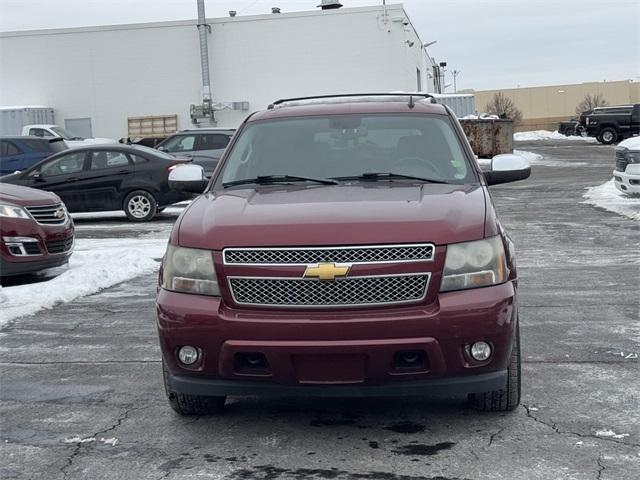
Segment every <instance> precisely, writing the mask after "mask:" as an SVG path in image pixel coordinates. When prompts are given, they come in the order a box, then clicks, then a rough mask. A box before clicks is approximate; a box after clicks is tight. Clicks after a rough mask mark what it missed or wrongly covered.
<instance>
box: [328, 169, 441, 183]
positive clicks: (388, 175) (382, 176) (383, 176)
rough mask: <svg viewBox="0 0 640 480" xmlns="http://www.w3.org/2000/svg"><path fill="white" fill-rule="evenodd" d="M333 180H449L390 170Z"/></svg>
mask: <svg viewBox="0 0 640 480" xmlns="http://www.w3.org/2000/svg"><path fill="white" fill-rule="evenodd" d="M333 178H334V179H335V180H372V181H376V180H393V179H396V178H400V179H407V180H418V181H419V182H425V183H444V184H448V183H449V182H447V181H445V180H439V179H437V178H425V177H416V176H413V175H403V174H402V173H392V172H365V173H363V174H361V175H355V176H350V177H333Z"/></svg>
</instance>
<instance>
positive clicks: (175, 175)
mask: <svg viewBox="0 0 640 480" xmlns="http://www.w3.org/2000/svg"><path fill="white" fill-rule="evenodd" d="M207 183H209V180H207V178H206V177H205V176H204V169H203V168H202V167H201V166H200V165H193V164H190V165H178V166H177V167H176V168H174V169H173V170H171V172H170V173H169V188H172V189H175V190H180V191H183V192H191V193H202V191H203V190H204V189H205V187H206V186H207Z"/></svg>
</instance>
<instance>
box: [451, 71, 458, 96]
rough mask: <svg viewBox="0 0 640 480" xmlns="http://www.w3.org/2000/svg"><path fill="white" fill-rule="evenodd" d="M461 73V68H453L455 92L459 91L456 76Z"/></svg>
mask: <svg viewBox="0 0 640 480" xmlns="http://www.w3.org/2000/svg"><path fill="white" fill-rule="evenodd" d="M459 74H460V70H452V71H451V75H453V93H458V87H457V84H456V77H457V76H458V75H459Z"/></svg>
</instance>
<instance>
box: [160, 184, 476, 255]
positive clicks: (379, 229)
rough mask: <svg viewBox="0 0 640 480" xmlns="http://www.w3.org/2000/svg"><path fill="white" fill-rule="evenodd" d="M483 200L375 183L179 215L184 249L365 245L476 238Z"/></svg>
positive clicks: (278, 192)
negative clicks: (180, 216)
mask: <svg viewBox="0 0 640 480" xmlns="http://www.w3.org/2000/svg"><path fill="white" fill-rule="evenodd" d="M484 226H485V195H484V192H483V190H482V187H480V186H477V185H440V184H426V185H407V184H402V183H397V184H389V183H386V182H376V183H371V184H357V185H336V186H324V185H318V186H307V185H305V186H300V187H297V186H296V187H291V186H287V187H281V186H278V187H276V186H269V187H259V188H257V189H255V190H254V189H244V188H243V189H232V190H228V191H223V192H217V193H206V194H204V195H202V196H200V197H198V198H197V199H196V200H195V201H194V202H193V203H192V204H191V205H190V207H189V208H188V209H187V211H186V212H185V213H184V214H183V216H182V219H181V222H180V225H179V229H178V231H177V236H178V238H175V232H174V236H173V237H172V241H173V242H177V243H178V244H179V245H182V246H185V247H194V248H205V249H213V250H221V249H223V248H226V247H264V246H316V245H365V244H389V243H418V242H433V243H435V244H439V245H441V244H447V243H455V242H463V241H468V240H476V239H480V238H483V235H484Z"/></svg>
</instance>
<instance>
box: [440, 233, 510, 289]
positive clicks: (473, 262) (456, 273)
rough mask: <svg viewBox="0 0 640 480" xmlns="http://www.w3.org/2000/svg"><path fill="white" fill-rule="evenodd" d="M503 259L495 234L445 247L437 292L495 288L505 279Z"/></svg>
mask: <svg viewBox="0 0 640 480" xmlns="http://www.w3.org/2000/svg"><path fill="white" fill-rule="evenodd" d="M507 277H508V274H507V259H506V257H505V253H504V245H503V244H502V238H501V237H500V236H499V235H496V236H495V237H491V238H486V239H484V240H476V241H473V242H465V243H455V244H451V245H449V246H447V257H446V259H445V262H444V274H443V276H442V284H441V285H440V291H441V292H449V291H451V290H464V289H467V288H477V287H487V286H490V285H498V284H500V283H504V282H505V281H506V280H507Z"/></svg>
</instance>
